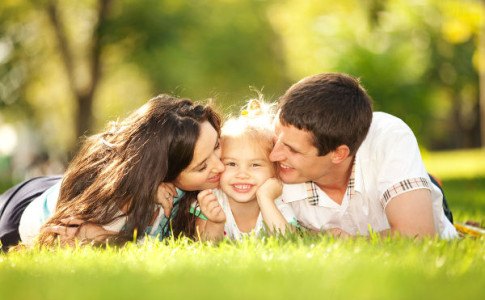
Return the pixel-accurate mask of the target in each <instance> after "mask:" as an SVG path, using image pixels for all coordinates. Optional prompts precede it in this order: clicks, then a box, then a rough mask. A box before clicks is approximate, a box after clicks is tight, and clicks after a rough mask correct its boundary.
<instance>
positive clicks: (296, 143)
mask: <svg viewBox="0 0 485 300" xmlns="http://www.w3.org/2000/svg"><path fill="white" fill-rule="evenodd" d="M269 158H270V160H271V161H273V162H277V163H278V164H277V165H278V175H279V177H280V178H281V180H282V181H283V182H284V183H303V182H307V181H314V182H318V181H319V180H320V179H322V177H324V176H325V175H327V174H328V173H329V170H330V168H331V167H332V163H331V160H330V153H328V154H327V155H324V156H318V149H317V148H316V147H315V146H314V145H313V139H312V134H311V133H310V132H308V131H305V130H299V129H297V128H296V127H294V126H291V125H288V126H283V125H282V124H281V123H280V122H279V120H277V121H276V122H275V146H274V148H273V151H271V154H270V156H269Z"/></svg>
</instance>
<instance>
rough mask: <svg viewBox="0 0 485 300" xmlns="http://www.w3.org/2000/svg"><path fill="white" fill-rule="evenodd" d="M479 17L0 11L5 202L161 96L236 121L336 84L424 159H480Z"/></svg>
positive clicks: (287, 3)
mask: <svg viewBox="0 0 485 300" xmlns="http://www.w3.org/2000/svg"><path fill="white" fill-rule="evenodd" d="M484 16H485V1H479V0H340V1H330V0H308V1H301V0H282V1H276V0H267V1H265V0H200V1H196V0H192V1H180V0H144V1H141V0H78V1H70V0H57V1H56V0H35V1H34V0H32V1H27V0H2V1H1V3H0V192H2V191H3V190H4V189H6V187H8V186H9V185H11V184H12V183H14V182H17V181H19V180H21V179H24V178H26V177H32V176H35V175H39V174H45V173H51V174H52V173H60V172H62V170H63V169H64V167H65V165H66V163H67V162H68V161H69V159H70V158H71V157H72V155H73V153H74V151H75V149H76V146H77V141H78V137H80V136H82V135H85V134H90V133H93V132H96V131H97V130H99V129H100V128H101V127H103V126H104V124H105V123H106V122H107V121H108V120H114V119H116V118H118V117H120V118H122V117H124V116H125V115H126V114H127V113H128V112H129V111H131V110H133V109H135V108H136V107H138V106H140V105H142V104H143V103H144V102H145V101H147V100H148V99H149V98H151V97H152V96H155V95H157V94H159V93H170V94H174V95H177V96H180V97H189V98H192V99H194V100H205V99H208V98H212V99H214V102H215V103H216V104H217V105H218V106H219V107H220V108H221V110H222V112H224V113H230V112H236V111H237V110H238V109H239V106H240V105H242V104H243V103H244V101H245V100H246V99H248V98H249V97H253V96H255V92H254V91H252V90H253V89H257V90H261V91H262V93H263V94H264V95H265V97H266V98H267V99H268V100H270V101H276V100H277V98H278V96H279V95H281V94H282V93H283V92H284V91H285V89H286V88H288V87H289V85H290V84H292V83H293V82H295V81H297V80H299V79H301V78H303V77H304V76H307V75H311V74H315V73H320V72H329V71H337V72H346V73H349V74H352V75H354V76H356V77H359V78H360V79H361V81H362V83H363V85H364V86H365V87H366V88H367V89H368V91H369V93H370V94H371V95H372V97H373V98H374V105H375V110H383V111H386V112H389V113H392V114H394V115H397V116H398V117H400V118H402V119H403V120H405V121H406V122H407V123H408V124H409V125H410V127H411V128H412V129H413V130H414V132H415V133H416V135H417V137H418V140H419V142H420V144H421V145H422V146H423V149H424V150H425V151H428V150H429V151H436V150H449V149H463V148H479V147H483V146H484V144H485V138H483V136H485V125H484V124H485V100H484V99H485V98H484V97H483V96H482V101H480V86H482V90H485V87H484V86H485V75H483V73H485V67H484V66H485V50H484V49H485V33H484V32H485V29H484V28H485V19H484ZM480 70H481V72H480ZM480 73H482V75H481V74H480ZM480 81H482V84H480ZM480 102H481V103H482V104H481V105H480ZM480 115H481V116H482V117H480ZM481 128H482V129H481ZM481 136H482V137H481Z"/></svg>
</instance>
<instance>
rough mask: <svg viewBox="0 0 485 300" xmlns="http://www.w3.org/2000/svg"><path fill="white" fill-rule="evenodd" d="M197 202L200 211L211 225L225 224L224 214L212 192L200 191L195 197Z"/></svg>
mask: <svg viewBox="0 0 485 300" xmlns="http://www.w3.org/2000/svg"><path fill="white" fill-rule="evenodd" d="M197 201H198V202H199V206H200V210H201V211H202V213H203V214H204V216H206V217H207V219H208V220H209V221H211V222H213V223H225V222H226V214H224V211H223V210H222V207H221V205H220V204H219V201H217V198H216V196H215V195H214V193H213V192H212V190H204V191H201V192H200V193H199V194H198V195H197Z"/></svg>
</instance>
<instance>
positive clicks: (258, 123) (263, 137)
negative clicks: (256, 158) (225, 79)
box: [221, 96, 275, 155]
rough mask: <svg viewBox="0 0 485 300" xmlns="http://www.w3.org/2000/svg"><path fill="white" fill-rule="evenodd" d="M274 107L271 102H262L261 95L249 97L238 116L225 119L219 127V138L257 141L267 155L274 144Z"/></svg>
mask: <svg viewBox="0 0 485 300" xmlns="http://www.w3.org/2000/svg"><path fill="white" fill-rule="evenodd" d="M274 107H275V105H274V104H273V103H266V102H264V100H263V99H262V97H261V96H260V97H259V98H258V99H250V100H249V101H248V102H247V104H246V105H245V106H243V109H242V110H241V113H240V115H239V116H237V117H232V118H229V119H228V120H226V122H225V123H224V125H223V126H222V129H221V139H222V140H224V139H226V138H244V139H245V140H247V141H248V142H256V143H258V144H259V145H260V146H261V147H262V148H263V150H264V151H265V153H267V155H269V153H270V152H271V150H272V149H273V146H274V142H273V136H274V129H273V119H274V115H275V114H274Z"/></svg>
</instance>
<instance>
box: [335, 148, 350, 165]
mask: <svg viewBox="0 0 485 300" xmlns="http://www.w3.org/2000/svg"><path fill="white" fill-rule="evenodd" d="M349 155H350V149H349V147H348V146H347V145H340V146H338V147H337V149H335V150H333V151H332V155H331V156H330V158H331V159H332V162H333V163H334V164H339V163H341V162H343V161H344V160H346V159H347V157H349Z"/></svg>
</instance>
